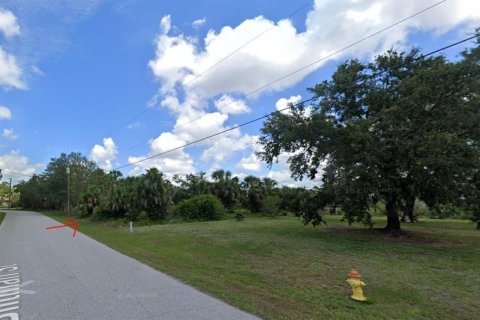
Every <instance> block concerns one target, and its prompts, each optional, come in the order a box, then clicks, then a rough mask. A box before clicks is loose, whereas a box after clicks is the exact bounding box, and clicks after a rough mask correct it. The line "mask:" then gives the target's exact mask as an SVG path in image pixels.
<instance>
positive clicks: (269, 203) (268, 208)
mask: <svg viewBox="0 0 480 320" xmlns="http://www.w3.org/2000/svg"><path fill="white" fill-rule="evenodd" d="M262 211H263V212H264V213H266V214H267V215H269V216H277V215H278V214H279V213H280V197H279V196H267V197H265V198H264V199H263V200H262Z"/></svg>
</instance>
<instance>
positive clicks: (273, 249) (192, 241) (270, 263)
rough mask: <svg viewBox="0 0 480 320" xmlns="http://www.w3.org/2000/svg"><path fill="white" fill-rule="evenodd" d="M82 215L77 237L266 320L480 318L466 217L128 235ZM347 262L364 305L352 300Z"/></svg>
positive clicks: (473, 238) (190, 228)
mask: <svg viewBox="0 0 480 320" xmlns="http://www.w3.org/2000/svg"><path fill="white" fill-rule="evenodd" d="M49 215H51V216H53V217H54V218H56V219H61V217H60V216H59V215H55V214H51V213H50V214H49ZM79 221H80V231H81V232H83V233H84V234H87V235H89V236H91V237H92V238H95V239H97V240H98V241H100V242H103V243H105V244H106V245H108V246H110V247H111V248H114V249H116V250H118V251H120V252H122V253H124V254H127V255H129V256H131V257H134V258H136V259H138V260H140V261H143V262H145V263H147V264H148V265H150V266H152V267H154V268H156V269H158V270H160V271H163V272H166V273H168V274H170V275H172V276H174V277H176V278H178V279H181V280H182V281H184V282H186V283H189V284H191V285H193V286H195V287H197V288H199V289H201V290H203V291H205V292H208V293H210V294H211V295H213V296H216V297H218V298H220V299H223V300H224V301H227V302H229V303H231V304H232V305H235V306H238V307H239V308H241V309H243V310H246V311H249V312H252V313H254V314H257V315H259V316H261V317H262V318H264V319H355V320H357V319H478V307H479V303H478V301H479V300H478V299H479V297H480V247H479V245H478V244H479V243H480V231H477V230H475V229H474V226H473V224H471V223H468V222H465V221H445V220H443V221H438V220H424V221H421V222H419V223H416V224H413V225H406V226H404V229H405V230H406V232H405V234H404V235H402V236H399V237H393V236H389V235H386V234H382V233H380V232H378V231H375V230H369V229H365V228H363V227H361V226H352V227H349V226H348V225H347V224H345V223H343V222H340V221H339V218H338V217H327V221H328V225H327V226H322V227H319V228H312V227H311V226H303V225H302V224H301V223H300V221H298V219H297V218H294V217H280V218H260V217H258V218H247V219H246V220H244V221H242V222H237V221H235V220H233V219H228V220H223V221H218V222H202V223H185V224H167V225H155V226H148V227H139V228H135V229H134V233H133V234H129V233H128V230H127V229H126V228H125V227H118V226H113V225H112V224H110V223H98V222H95V223H94V222H89V221H88V220H86V219H83V220H79ZM376 222H377V224H378V226H382V225H383V224H384V222H383V221H380V220H378V219H377V220H376ZM353 267H354V268H357V270H358V271H359V272H360V273H361V274H362V276H363V280H364V281H365V282H366V283H367V287H366V288H365V295H366V296H367V297H368V299H369V301H368V302H366V303H358V302H354V301H352V300H351V299H350V298H349V295H350V289H349V287H348V285H347V283H346V282H345V280H346V279H347V276H346V274H347V272H348V271H349V270H350V268H353Z"/></svg>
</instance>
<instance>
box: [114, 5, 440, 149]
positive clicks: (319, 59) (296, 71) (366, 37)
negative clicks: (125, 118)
mask: <svg viewBox="0 0 480 320" xmlns="http://www.w3.org/2000/svg"><path fill="white" fill-rule="evenodd" d="M446 1H448V0H442V1H439V2H436V3H434V4H432V5H430V6H428V7H426V8H424V9H422V10H420V11H418V12H416V13H414V14H412V15H409V16H407V17H405V18H403V19H401V20H399V21H397V22H395V23H393V24H391V25H389V26H387V27H385V28H383V29H380V30H378V31H376V32H374V33H371V34H369V35H367V36H365V37H363V38H361V39H360V40H357V41H354V42H352V43H350V44H349V45H347V46H345V47H343V48H341V49H338V50H337V51H334V52H332V53H330V54H328V55H326V56H323V57H321V58H318V59H316V60H314V61H312V62H310V63H309V64H307V65H305V66H303V67H301V68H299V69H297V70H294V71H292V72H290V73H287V74H286V75H283V76H281V77H280V78H277V79H275V80H273V81H271V82H269V83H267V84H264V85H263V86H261V87H259V88H257V89H255V90H253V91H250V92H248V93H246V94H245V95H244V98H246V97H249V96H251V95H254V94H256V93H258V92H259V91H261V90H263V89H265V88H267V87H269V86H271V85H273V84H275V83H278V82H280V81H282V80H284V79H286V78H288V77H290V76H293V75H295V74H297V73H299V72H301V71H303V70H305V69H308V68H310V67H312V66H314V65H316V64H318V63H320V62H322V61H325V60H327V59H329V58H331V57H333V56H336V55H338V54H339V53H341V52H343V51H346V50H348V49H350V48H352V47H354V46H356V45H358V44H360V43H362V42H364V41H366V40H368V39H370V38H373V37H375V36H377V35H379V34H381V33H383V32H385V31H387V30H389V29H392V28H394V27H395V26H397V25H399V24H401V23H403V22H405V21H407V20H409V19H412V18H414V17H416V16H418V15H420V14H422V13H424V12H426V11H428V10H431V9H433V8H435V7H436V6H439V5H440V4H442V3H444V2H446ZM234 102H235V101H231V102H228V103H225V104H223V105H221V106H219V107H218V109H220V110H221V109H222V108H224V107H227V106H229V105H231V104H233V103H234ZM147 110H149V109H147ZM145 112H146V111H144V112H143V113H145ZM204 116H205V115H202V116H200V117H196V118H193V119H191V120H189V121H187V122H184V123H182V124H179V125H178V126H176V127H175V129H179V128H182V127H184V126H186V125H187V124H190V123H192V122H194V121H197V120H199V119H201V118H203V117H204ZM148 141H150V139H148V140H145V141H143V142H141V143H138V144H136V145H133V146H132V147H130V148H128V149H126V150H125V151H123V152H122V153H125V152H127V151H130V150H133V149H135V148H137V147H140V146H142V145H144V144H146V143H147V142H148Z"/></svg>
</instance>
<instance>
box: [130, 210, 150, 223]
mask: <svg viewBox="0 0 480 320" xmlns="http://www.w3.org/2000/svg"><path fill="white" fill-rule="evenodd" d="M141 214H143V215H146V216H147V217H148V215H147V213H146V212H145V211H142V210H140V209H131V210H128V212H127V213H125V219H127V221H137V220H138V219H139V217H140V215H141Z"/></svg>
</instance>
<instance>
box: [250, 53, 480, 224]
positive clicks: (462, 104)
mask: <svg viewBox="0 0 480 320" xmlns="http://www.w3.org/2000/svg"><path fill="white" fill-rule="evenodd" d="M479 61H480V49H479V47H478V46H477V47H476V48H474V49H472V50H467V51H464V52H463V53H462V54H461V56H460V59H459V60H457V61H454V62H449V61H447V60H446V59H445V58H444V57H443V56H438V57H424V56H422V55H421V54H420V52H419V50H416V49H414V50H412V51H410V52H409V53H399V52H396V51H394V50H390V51H389V52H387V53H386V54H384V55H381V56H378V57H377V58H376V59H375V60H374V61H373V62H372V63H368V64H365V63H362V62H360V61H358V60H351V61H348V62H345V63H343V64H341V65H340V66H339V67H338V69H337V70H336V72H335V73H334V74H333V76H332V78H331V80H328V81H324V82H322V83H320V84H318V85H316V86H315V87H314V88H311V89H309V90H310V91H311V92H312V93H314V94H315V96H316V97H317V98H318V100H317V102H316V103H315V104H314V105H312V106H311V107H308V108H307V107H304V106H299V107H295V108H292V110H291V112H288V113H275V114H273V115H272V116H271V117H269V119H268V120H267V121H266V123H265V124H264V126H263V128H262V135H261V138H260V144H261V145H262V146H263V148H264V150H263V151H262V152H259V153H258V155H259V156H260V157H261V158H262V159H263V160H265V161H266V162H267V163H269V164H272V163H273V162H275V161H276V159H278V156H279V155H280V154H281V153H283V152H289V153H291V154H292V156H291V157H290V158H289V164H290V169H291V173H292V176H293V177H295V178H299V179H301V178H302V177H305V176H307V177H308V178H310V179H318V178H319V177H321V179H322V182H321V183H319V185H321V188H320V196H319V197H318V201H317V204H318V207H319V209H321V208H322V207H324V206H326V205H334V206H336V205H341V207H342V209H343V210H344V212H345V214H346V218H347V219H348V221H349V222H352V221H361V222H364V223H367V224H368V223H370V222H371V221H370V214H369V208H370V207H371V206H372V205H374V204H375V203H376V202H377V201H379V200H383V201H384V202H385V205H386V211H387V225H386V229H387V230H399V229H400V221H399V213H400V211H401V210H404V211H405V212H406V213H407V214H408V215H411V214H412V213H413V205H414V202H415V199H417V198H419V199H422V200H423V201H425V202H426V203H427V204H428V205H429V206H431V207H432V206H435V205H438V204H441V203H456V202H461V201H463V200H465V197H466V196H467V195H468V194H472V192H471V189H472V188H475V186H474V184H473V183H472V179H474V177H475V176H476V175H478V169H479V159H480V153H479V142H480V139H479V137H480V104H479V93H480V88H479V85H480V83H479V81H480V64H479ZM477 194H478V193H477ZM304 219H305V222H307V223H308V222H312V223H313V224H314V225H315V224H318V223H320V222H321V221H322V219H321V210H310V211H309V212H305V213H304Z"/></svg>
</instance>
